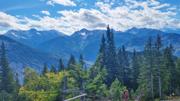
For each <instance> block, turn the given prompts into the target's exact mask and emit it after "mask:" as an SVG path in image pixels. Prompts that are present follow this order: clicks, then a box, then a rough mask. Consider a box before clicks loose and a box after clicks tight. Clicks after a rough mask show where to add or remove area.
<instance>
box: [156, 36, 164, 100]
mask: <svg viewBox="0 0 180 101" xmlns="http://www.w3.org/2000/svg"><path fill="white" fill-rule="evenodd" d="M154 53H155V55H154V57H155V58H154V59H155V60H154V61H155V62H154V64H155V71H156V72H154V74H155V76H157V81H158V82H157V84H158V86H157V87H158V88H157V89H158V93H159V97H160V98H162V77H161V76H162V75H161V72H162V62H163V61H162V42H161V36H160V35H159V34H158V35H157V38H156V42H155V52H154ZM155 81H156V79H155ZM155 83H156V82H155ZM155 85H156V84H155ZM155 87H156V86H155Z"/></svg>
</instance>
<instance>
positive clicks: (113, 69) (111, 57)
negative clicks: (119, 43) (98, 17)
mask: <svg viewBox="0 0 180 101" xmlns="http://www.w3.org/2000/svg"><path fill="white" fill-rule="evenodd" d="M106 35H107V49H106V51H107V52H106V59H107V60H106V65H105V67H106V69H107V72H108V75H107V79H106V80H107V81H106V83H107V85H108V86H110V85H111V83H112V82H113V81H114V80H115V78H116V77H118V76H117V74H118V71H117V67H118V64H117V58H116V48H115V44H114V36H113V32H112V31H111V29H110V28H109V26H108V27H107V32H106Z"/></svg>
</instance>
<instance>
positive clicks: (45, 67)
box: [42, 63, 49, 75]
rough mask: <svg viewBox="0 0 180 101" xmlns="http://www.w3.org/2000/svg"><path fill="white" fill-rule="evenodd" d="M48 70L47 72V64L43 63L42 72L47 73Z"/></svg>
mask: <svg viewBox="0 0 180 101" xmlns="http://www.w3.org/2000/svg"><path fill="white" fill-rule="evenodd" d="M48 72H49V70H48V67H47V64H46V63H45V64H44V67H43V71H42V74H43V75H45V74H46V73H48Z"/></svg>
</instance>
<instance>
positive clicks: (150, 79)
mask: <svg viewBox="0 0 180 101" xmlns="http://www.w3.org/2000/svg"><path fill="white" fill-rule="evenodd" d="M153 53H154V50H153V45H152V38H151V37H149V39H148V40H147V42H146V45H145V49H144V56H143V61H142V64H141V68H140V75H139V80H138V82H139V84H140V85H139V89H140V90H142V91H143V93H144V94H145V95H146V100H147V101H154V75H153V71H154V70H153V68H154V67H153V56H154V54H153ZM142 91H141V92H142Z"/></svg>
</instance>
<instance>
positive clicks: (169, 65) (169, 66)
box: [163, 44, 177, 94]
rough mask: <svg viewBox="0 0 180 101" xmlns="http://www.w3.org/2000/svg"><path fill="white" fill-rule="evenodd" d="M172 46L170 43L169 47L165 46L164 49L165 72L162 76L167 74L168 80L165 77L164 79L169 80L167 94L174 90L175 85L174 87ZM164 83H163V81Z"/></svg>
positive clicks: (174, 72) (174, 68) (174, 70)
mask: <svg viewBox="0 0 180 101" xmlns="http://www.w3.org/2000/svg"><path fill="white" fill-rule="evenodd" d="M173 57H174V56H173V46H172V45H171V44H170V46H169V47H166V48H165V51H164V67H165V70H167V72H166V74H164V75H163V77H164V76H168V75H169V80H167V79H166V81H168V82H169V87H168V89H169V91H168V93H169V94H172V93H174V92H175V87H176V83H175V82H176V79H177V78H176V75H175V74H176V67H175V62H174V59H173ZM163 85H164V83H163Z"/></svg>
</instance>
